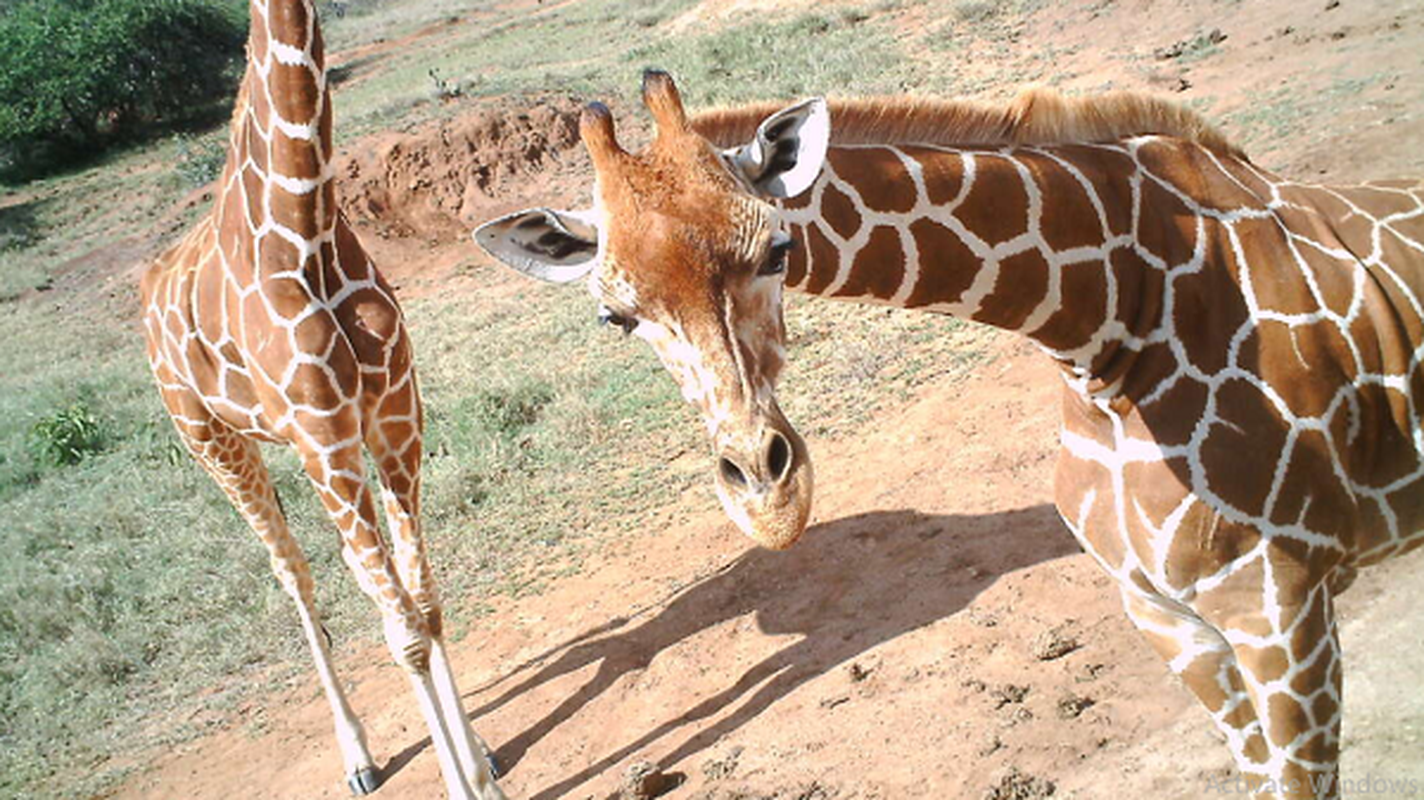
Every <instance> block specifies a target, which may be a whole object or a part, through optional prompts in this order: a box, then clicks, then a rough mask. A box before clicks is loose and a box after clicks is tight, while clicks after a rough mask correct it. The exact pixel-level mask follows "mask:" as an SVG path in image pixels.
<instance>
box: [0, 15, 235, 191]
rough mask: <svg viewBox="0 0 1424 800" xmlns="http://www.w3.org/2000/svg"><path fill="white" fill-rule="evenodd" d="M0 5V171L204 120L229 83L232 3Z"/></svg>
mask: <svg viewBox="0 0 1424 800" xmlns="http://www.w3.org/2000/svg"><path fill="white" fill-rule="evenodd" d="M0 3H3V4H0V167H5V166H8V167H9V168H10V169H11V170H14V169H17V168H19V169H20V170H21V171H32V170H25V169H24V165H22V164H20V163H18V162H20V161H24V160H29V159H39V160H41V161H44V160H51V159H55V158H58V159H65V158H68V157H72V156H74V155H80V154H92V153H95V152H98V151H99V150H102V149H103V148H105V147H107V146H109V145H111V144H113V143H114V142H116V141H121V140H124V139H127V138H132V137H133V136H135V135H137V134H138V133H139V132H141V131H144V130H151V129H152V128H153V127H154V124H155V123H159V124H172V123H176V122H182V121H185V120H189V119H193V118H195V117H199V116H203V115H207V114H211V113H212V110H213V106H214V103H215V101H220V100H224V99H226V98H227V97H228V96H229V95H230V93H231V91H232V89H233V87H234V86H235V84H236V81H237V77H238V71H237V67H238V65H239V64H240V63H241V59H242V52H243V51H242V47H243V42H244V40H245V39H246V29H247V25H246V20H245V16H244V12H245V6H244V5H240V4H239V3H238V2H237V0H18V2H14V1H13V0H0ZM6 161H9V162H11V163H10V164H8V165H6V164H5V163H4V162H6Z"/></svg>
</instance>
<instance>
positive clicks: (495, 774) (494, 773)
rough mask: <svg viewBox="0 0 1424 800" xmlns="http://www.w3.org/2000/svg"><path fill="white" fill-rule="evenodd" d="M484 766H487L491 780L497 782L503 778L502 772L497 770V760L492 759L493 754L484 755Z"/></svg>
mask: <svg viewBox="0 0 1424 800" xmlns="http://www.w3.org/2000/svg"><path fill="white" fill-rule="evenodd" d="M485 764H487V765H489V771H490V777H491V778H494V779H495V780H499V779H500V778H503V777H504V771H503V770H501V769H500V768H499V759H497V758H495V757H494V753H485Z"/></svg>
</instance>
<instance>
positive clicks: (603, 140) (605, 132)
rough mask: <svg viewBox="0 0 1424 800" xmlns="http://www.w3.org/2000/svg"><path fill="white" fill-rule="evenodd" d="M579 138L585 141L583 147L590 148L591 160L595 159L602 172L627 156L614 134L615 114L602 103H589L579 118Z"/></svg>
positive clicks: (596, 166)
mask: <svg viewBox="0 0 1424 800" xmlns="http://www.w3.org/2000/svg"><path fill="white" fill-rule="evenodd" d="M579 137H580V138H582V139H583V146H584V147H586V148H588V155H589V158H591V159H593V166H594V169H596V170H602V168H603V167H604V166H606V165H608V164H610V163H612V162H614V161H616V160H617V159H619V158H621V157H623V156H626V155H627V152H626V151H624V150H623V148H622V147H621V146H619V144H618V137H617V135H616V134H615V133H614V132H613V112H611V111H609V110H608V106H606V105H604V104H602V103H599V102H593V103H589V104H588V105H587V106H586V107H585V108H584V110H583V114H581V115H580V116H579Z"/></svg>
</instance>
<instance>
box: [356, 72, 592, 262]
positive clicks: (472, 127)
mask: <svg viewBox="0 0 1424 800" xmlns="http://www.w3.org/2000/svg"><path fill="white" fill-rule="evenodd" d="M581 109H582V104H581V103H579V102H578V101H576V100H573V99H571V98H545V99H541V100H536V101H533V102H532V103H530V102H521V103H520V104H519V105H518V106H517V107H515V106H488V105H482V106H481V107H480V108H479V109H478V110H476V111H474V112H472V113H470V114H468V115H465V116H463V117H459V118H457V119H453V120H446V121H442V122H438V123H433V124H431V125H427V126H425V127H423V128H419V129H417V130H415V131H413V132H409V133H405V132H402V133H392V134H389V135H386V136H383V137H379V138H376V139H374V140H372V139H365V140H362V142H361V143H360V146H359V147H357V148H355V149H354V150H350V151H347V152H343V153H341V154H339V155H338V159H337V164H336V174H337V176H338V179H339V180H340V182H341V184H340V186H341V192H340V195H341V200H340V203H341V208H342V211H344V212H345V213H346V216H347V219H348V220H350V221H351V222H352V223H353V224H354V225H356V226H357V227H358V228H360V229H362V230H363V231H364V230H371V231H372V232H374V233H375V235H377V236H380V237H383V238H415V239H421V240H424V241H426V242H429V243H446V242H450V241H454V240H456V239H462V238H463V237H464V236H466V235H468V232H469V230H470V228H471V227H473V226H474V225H475V224H478V223H479V222H481V221H483V220H485V219H487V218H489V217H490V216H492V215H494V214H496V213H498V212H499V211H501V210H504V207H505V206H507V205H508V202H509V200H508V198H509V197H523V196H543V197H547V196H548V195H549V194H551V193H552V194H558V193H559V192H558V191H551V189H552V188H554V187H553V186H552V184H554V183H555V182H554V181H553V179H552V178H551V174H558V175H570V176H571V175H572V174H573V173H574V172H576V171H577V169H578V168H579V167H580V166H581V161H582V159H583V155H582V148H581V147H579V146H578V141H579V139H578V117H579V112H580V110H581ZM579 183H580V182H578V181H576V180H570V181H568V182H567V184H566V185H577V184H579Z"/></svg>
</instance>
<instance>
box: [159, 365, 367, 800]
mask: <svg viewBox="0 0 1424 800" xmlns="http://www.w3.org/2000/svg"><path fill="white" fill-rule="evenodd" d="M164 386H165V388H164V389H163V392H162V394H163V401H164V404H165V405H166V406H167V407H168V409H169V411H170V413H171V414H172V416H173V421H174V425H175V426H176V427H177V429H178V435H179V438H180V439H182V441H183V444H184V445H185V446H186V447H187V449H188V451H189V452H190V453H191V454H192V455H193V458H194V460H196V461H197V462H198V464H200V465H201V466H202V467H203V469H204V470H206V471H207V473H208V474H209V475H210V476H212V478H213V480H214V481H215V482H216V483H217V484H218V486H219V487H220V488H221V489H222V490H223V492H224V493H225V494H226V495H227V497H228V500H229V501H231V503H232V505H233V507H234V508H235V509H236V510H237V512H238V514H240V515H241V516H242V518H243V519H244V520H245V521H246V522H247V524H248V526H249V527H251V528H252V531H253V532H254V533H256V534H257V536H258V538H259V539H260V540H261V541H262V543H263V544H264V545H265V546H266V547H267V550H268V554H269V556H270V557H271V561H272V571H273V573H274V574H275V575H276V577H277V580H278V582H279V583H280V584H281V585H282V588H283V589H284V590H286V592H287V594H288V595H289V596H290V597H291V598H292V600H293V602H294V603H295V604H296V607H297V613H298V615H299V616H300V618H301V623H302V630H303V632H304V633H305V634H306V639H307V645H308V647H309V648H310V650H311V653H312V660H313V662H314V663H315V665H316V670H317V675H318V677H319V678H320V680H321V684H322V689H323V690H324V692H325V694H326V698H327V701H328V703H329V704H330V706H331V712H332V722H333V725H334V727H335V730H336V740H337V745H338V746H339V747H340V749H341V758H342V762H343V763H344V765H345V771H346V781H347V785H348V786H349V787H350V789H351V790H352V792H353V793H356V794H370V793H371V792H373V791H375V790H376V788H377V787H378V786H379V785H380V782H381V781H380V775H379V773H378V772H377V770H376V766H375V762H374V761H373V760H372V758H371V752H370V748H369V746H368V745H367V743H366V734H365V731H364V729H363V728H362V726H361V722H360V720H358V719H357V717H356V714H355V712H353V711H352V709H351V705H350V703H349V702H348V701H347V699H346V694H345V692H344V691H343V690H342V688H341V683H340V681H338V680H337V677H336V672H335V668H334V667H333V665H332V661H331V651H330V647H329V641H328V638H327V636H326V635H325V628H324V627H323V626H322V624H321V617H320V615H319V614H318V613H317V609H316V602H315V596H314V591H313V590H314V586H313V583H312V578H311V570H310V568H309V566H308V564H307V560H306V556H305V555H304V554H303V553H302V551H301V548H300V547H299V546H298V545H297V542H296V539H294V538H293V537H292V535H291V532H290V531H289V530H288V528H287V523H286V516H285V514H284V513H283V510H282V507H281V501H280V499H279V498H278V497H277V493H276V491H275V490H274V488H273V486H272V481H271V478H270V476H269V475H268V472H267V467H266V465H265V464H264V463H263V461H262V456H261V453H260V451H259V450H258V447H257V444H256V442H254V441H252V440H251V439H248V438H246V437H244V436H242V435H241V434H239V433H237V432H236V431H234V430H233V429H232V428H230V427H229V426H227V425H226V424H225V423H223V422H222V421H221V420H218V419H217V418H215V417H213V416H212V415H211V414H210V413H209V412H208V411H207V410H206V409H205V408H204V407H203V405H202V403H201V401H200V400H199V399H198V398H197V397H196V396H194V395H192V394H191V393H189V392H187V391H186V390H182V389H176V388H171V387H172V384H165V385H164Z"/></svg>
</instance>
